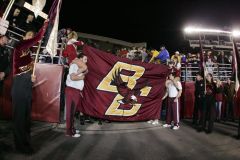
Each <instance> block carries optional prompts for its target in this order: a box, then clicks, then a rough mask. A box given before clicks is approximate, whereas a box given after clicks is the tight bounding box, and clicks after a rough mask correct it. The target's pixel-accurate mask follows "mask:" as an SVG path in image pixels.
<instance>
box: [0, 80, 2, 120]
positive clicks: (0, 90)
mask: <svg viewBox="0 0 240 160" xmlns="http://www.w3.org/2000/svg"><path fill="white" fill-rule="evenodd" d="M2 96H3V81H1V80H0V97H2ZM2 117H3V104H2V101H1V100H0V119H2Z"/></svg>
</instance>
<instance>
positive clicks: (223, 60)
mask: <svg viewBox="0 0 240 160" xmlns="http://www.w3.org/2000/svg"><path fill="white" fill-rule="evenodd" d="M217 63H221V64H229V63H230V62H229V60H228V58H227V57H226V56H225V54H224V52H223V51H222V52H221V53H220V54H219V55H218V57H217Z"/></svg>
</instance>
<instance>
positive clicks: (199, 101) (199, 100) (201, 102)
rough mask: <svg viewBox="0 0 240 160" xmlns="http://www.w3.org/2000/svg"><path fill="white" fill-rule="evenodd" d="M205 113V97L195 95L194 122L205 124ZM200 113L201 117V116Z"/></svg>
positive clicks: (195, 123)
mask: <svg viewBox="0 0 240 160" xmlns="http://www.w3.org/2000/svg"><path fill="white" fill-rule="evenodd" d="M204 113H205V98H204V97H195V103H194V110H193V124H194V125H200V126H203V120H204V116H205V115H204ZM199 115H200V117H199Z"/></svg>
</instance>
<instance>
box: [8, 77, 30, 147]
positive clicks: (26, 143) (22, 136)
mask: <svg viewBox="0 0 240 160" xmlns="http://www.w3.org/2000/svg"><path fill="white" fill-rule="evenodd" d="M12 104H13V132H14V142H15V146H16V148H17V149H23V150H26V149H28V148H30V129H31V128H30V124H31V104H32V82H31V73H30V72H27V73H23V74H21V75H18V76H15V77H14V79H13V86H12Z"/></svg>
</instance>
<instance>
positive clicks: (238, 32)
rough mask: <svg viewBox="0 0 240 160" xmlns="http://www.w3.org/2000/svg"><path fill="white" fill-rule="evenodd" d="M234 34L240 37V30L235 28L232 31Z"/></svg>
mask: <svg viewBox="0 0 240 160" xmlns="http://www.w3.org/2000/svg"><path fill="white" fill-rule="evenodd" d="M232 35H233V36H234V37H240V30H234V31H233V32H232Z"/></svg>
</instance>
